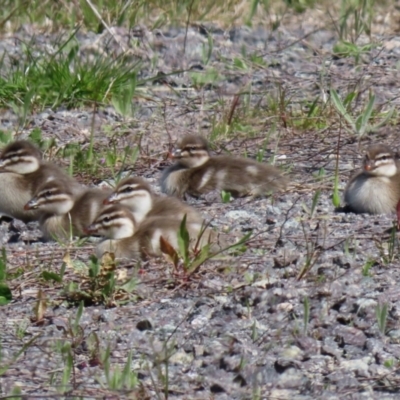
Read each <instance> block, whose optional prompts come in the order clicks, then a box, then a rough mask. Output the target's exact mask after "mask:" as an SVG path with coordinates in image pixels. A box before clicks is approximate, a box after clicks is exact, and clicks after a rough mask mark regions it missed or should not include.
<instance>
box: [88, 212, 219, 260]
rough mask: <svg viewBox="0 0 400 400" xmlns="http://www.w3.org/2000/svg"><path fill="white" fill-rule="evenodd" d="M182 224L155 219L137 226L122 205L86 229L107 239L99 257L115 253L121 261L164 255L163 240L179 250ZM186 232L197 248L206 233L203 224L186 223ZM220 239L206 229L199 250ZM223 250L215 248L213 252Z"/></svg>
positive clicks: (146, 220)
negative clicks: (161, 243) (161, 246)
mask: <svg viewBox="0 0 400 400" xmlns="http://www.w3.org/2000/svg"><path fill="white" fill-rule="evenodd" d="M180 224H181V222H180V221H178V220H177V219H171V218H162V217H152V218H146V219H145V220H144V221H143V222H142V223H141V224H140V225H137V223H136V221H135V219H134V217H133V215H132V212H131V211H130V209H128V208H127V207H124V206H123V205H121V204H115V205H112V206H109V207H106V208H105V209H103V211H102V212H101V213H100V214H99V215H98V216H97V218H96V220H95V221H94V222H93V223H92V224H91V225H90V226H88V227H87V229H86V232H87V234H98V235H101V236H104V237H107V238H108V239H107V240H105V241H103V242H101V243H100V244H99V245H98V247H97V249H96V254H97V256H98V257H101V256H102V255H103V254H104V252H106V251H110V252H113V253H115V256H116V257H118V258H137V257H140V256H142V257H144V256H160V255H162V252H161V248H160V237H161V236H162V237H163V238H164V239H165V240H167V241H168V242H169V243H170V244H171V246H173V247H174V248H175V249H178V231H179V228H180ZM186 228H187V230H188V232H189V236H190V238H191V240H192V242H193V246H194V245H195V243H196V241H197V238H198V236H199V234H200V232H202V230H203V225H202V224H196V223H187V224H186ZM217 240H218V238H217V235H216V234H215V232H214V231H212V230H210V229H205V230H204V232H203V234H202V235H201V237H200V239H199V247H203V246H205V245H206V244H208V243H216V241H217ZM216 249H220V247H219V245H218V244H215V245H213V251H214V250H216Z"/></svg>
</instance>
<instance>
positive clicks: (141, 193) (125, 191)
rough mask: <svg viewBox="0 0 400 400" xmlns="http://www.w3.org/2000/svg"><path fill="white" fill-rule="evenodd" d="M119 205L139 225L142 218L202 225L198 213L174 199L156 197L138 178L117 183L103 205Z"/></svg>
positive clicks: (143, 181) (130, 178)
mask: <svg viewBox="0 0 400 400" xmlns="http://www.w3.org/2000/svg"><path fill="white" fill-rule="evenodd" d="M113 203H119V204H122V205H124V206H126V207H128V208H129V209H130V210H131V212H132V213H133V216H134V218H135V221H136V222H137V223H138V224H140V223H142V221H143V220H144V218H145V217H146V218H150V217H156V216H157V217H168V218H176V219H178V220H179V221H182V219H183V217H184V216H185V214H186V221H187V222H195V223H200V224H201V223H203V218H202V216H201V215H200V213H199V212H198V211H197V210H195V209H194V208H193V207H191V206H189V205H187V204H185V203H183V202H181V201H180V200H178V199H177V198H175V197H169V196H157V195H156V194H155V193H154V192H153V190H152V189H151V187H150V185H149V184H148V183H147V182H146V181H145V180H144V179H143V178H139V177H129V178H126V179H123V180H122V181H121V182H119V183H118V185H117V186H116V188H115V189H114V192H113V193H112V194H111V196H110V197H108V198H107V199H106V200H104V204H113Z"/></svg>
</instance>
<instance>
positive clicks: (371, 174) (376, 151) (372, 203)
mask: <svg viewBox="0 0 400 400" xmlns="http://www.w3.org/2000/svg"><path fill="white" fill-rule="evenodd" d="M399 200H400V163H399V161H398V159H397V157H396V154H395V153H394V152H393V151H392V150H391V149H390V148H389V147H388V146H385V145H382V144H375V145H372V146H370V147H368V149H367V151H366V153H365V156H364V160H363V168H362V170H361V171H360V172H358V173H356V174H355V175H354V176H353V177H352V178H351V179H350V181H349V183H348V184H347V187H346V189H345V192H344V201H345V203H346V208H349V209H350V210H351V211H353V212H355V213H369V214H386V213H391V212H394V211H395V210H396V206H397V203H398V202H399Z"/></svg>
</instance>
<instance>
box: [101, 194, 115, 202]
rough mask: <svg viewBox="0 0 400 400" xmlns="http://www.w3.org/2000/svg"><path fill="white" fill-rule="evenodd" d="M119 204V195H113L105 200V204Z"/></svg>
mask: <svg viewBox="0 0 400 400" xmlns="http://www.w3.org/2000/svg"><path fill="white" fill-rule="evenodd" d="M116 202H117V195H116V194H115V193H113V194H112V195H110V196H109V197H107V198H106V199H104V200H103V204H114V203H116Z"/></svg>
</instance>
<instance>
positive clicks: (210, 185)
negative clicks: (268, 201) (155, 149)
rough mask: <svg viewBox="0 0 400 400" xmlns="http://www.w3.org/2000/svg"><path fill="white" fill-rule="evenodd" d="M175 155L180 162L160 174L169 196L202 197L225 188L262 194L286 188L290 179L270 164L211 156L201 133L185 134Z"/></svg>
mask: <svg viewBox="0 0 400 400" xmlns="http://www.w3.org/2000/svg"><path fill="white" fill-rule="evenodd" d="M173 158H174V159H176V160H177V163H176V164H174V165H172V167H169V168H167V169H166V170H165V171H164V173H163V175H162V177H161V190H162V191H163V192H164V193H167V194H169V195H175V196H178V197H181V196H183V195H184V194H185V193H189V194H191V195H194V196H199V195H201V194H204V193H207V192H210V191H212V190H219V191H221V190H225V191H228V192H231V194H232V195H233V196H235V197H242V196H253V197H260V196H264V195H266V194H267V193H268V192H271V191H275V190H278V189H284V188H285V187H286V184H287V179H286V178H285V177H284V176H283V175H282V174H281V172H280V171H279V170H278V169H277V168H275V167H273V166H271V165H267V164H262V163H259V162H257V161H254V160H249V159H246V158H238V157H233V156H215V157H212V156H211V155H210V153H209V150H208V144H207V141H206V140H205V139H204V138H203V137H201V136H196V135H186V136H184V137H183V138H182V140H181V141H180V143H179V144H178V148H177V149H176V150H175V152H174V153H173Z"/></svg>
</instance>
